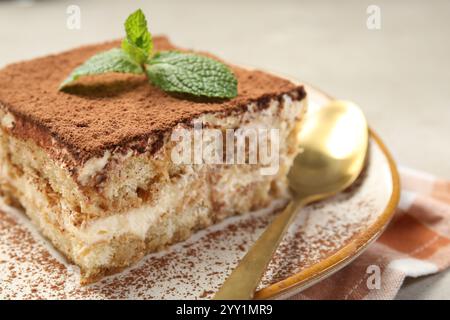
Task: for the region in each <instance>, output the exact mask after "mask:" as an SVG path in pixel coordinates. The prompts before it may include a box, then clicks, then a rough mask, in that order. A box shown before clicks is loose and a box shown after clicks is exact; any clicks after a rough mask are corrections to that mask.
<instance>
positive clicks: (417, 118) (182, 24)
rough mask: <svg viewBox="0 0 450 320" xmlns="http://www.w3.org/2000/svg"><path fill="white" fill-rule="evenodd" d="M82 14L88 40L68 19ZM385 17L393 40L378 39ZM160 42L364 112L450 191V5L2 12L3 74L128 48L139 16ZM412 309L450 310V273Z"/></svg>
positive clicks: (60, 5) (439, 1) (430, 283)
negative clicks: (281, 77) (297, 84)
mask: <svg viewBox="0 0 450 320" xmlns="http://www.w3.org/2000/svg"><path fill="white" fill-rule="evenodd" d="M69 5H77V6H79V8H80V12H81V16H80V17H81V20H80V21H81V23H80V29H69V28H68V27H67V24H66V21H67V17H68V14H67V12H66V10H67V7H68V6H69ZM369 5H377V6H378V7H379V8H380V10H381V11H380V12H381V16H380V17H381V20H380V21H381V25H380V26H381V28H380V29H377V30H371V29H369V28H368V27H367V25H366V21H367V19H368V13H367V7H368V6H369ZM139 7H140V8H142V9H143V10H144V11H145V13H146V14H147V16H148V20H149V25H150V29H151V31H152V32H153V33H155V34H167V35H169V36H170V37H171V39H172V40H173V42H175V43H176V44H179V45H180V46H184V47H189V48H195V49H199V50H209V51H212V52H214V53H216V54H217V55H219V56H221V57H223V58H224V59H227V60H229V61H234V62H237V63H240V64H243V65H250V66H255V67H259V68H263V69H268V70H272V71H275V72H279V73H282V74H286V75H291V76H293V77H296V78H298V79H300V80H302V81H305V82H307V83H311V84H314V85H315V86H317V87H319V88H321V89H323V90H324V91H326V92H328V93H330V94H332V95H334V96H335V97H338V98H345V99H351V100H353V101H355V102H357V103H358V104H360V105H361V107H362V108H363V110H364V112H365V114H366V116H367V118H368V120H369V122H370V125H371V126H372V128H374V129H375V130H376V131H377V132H378V133H379V134H380V135H381V137H382V138H383V140H384V141H385V142H386V144H387V145H388V147H389V148H390V150H391V151H392V153H393V154H394V157H395V158H396V160H397V162H398V163H400V164H402V165H405V166H409V167H412V168H415V169H419V170H424V171H427V172H430V173H433V174H435V175H437V176H440V177H443V178H447V179H450V144H449V142H448V141H449V138H450V41H449V33H450V1H449V0H447V1H444V0H435V1H432V2H431V1H419V0H417V1H414V0H404V1H384V0H383V1H382V0H371V1H366V0H344V1H332V0H325V1H294V0H291V1H288V0H278V1H268V0H258V1H257V0H251V1H237V0H231V1H230V0H229V1H220V2H219V1H206V0H192V1H183V0H176V1H170V0H169V1H156V0H153V1H112V0H96V1H92V0H91V1H88V0H85V1H75V0H72V1H31V0H21V1H2V0H0V42H1V50H0V66H3V65H5V64H8V63H11V62H15V61H18V60H23V59H29V58H33V57H36V56H41V55H44V54H48V53H55V52H58V51H61V50H66V49H70V48H71V47H74V46H78V45H82V44H87V43H93V42H98V41H102V40H109V39H114V38H119V37H122V36H123V30H122V29H123V26H122V22H123V21H124V19H125V18H126V16H127V15H128V14H129V13H130V12H132V11H133V10H135V9H136V8H139ZM398 298H400V299H450V272H443V273H440V274H438V275H434V276H429V277H424V278H419V279H409V280H407V281H406V282H405V284H404V286H403V288H402V289H401V290H400V292H399V294H398Z"/></svg>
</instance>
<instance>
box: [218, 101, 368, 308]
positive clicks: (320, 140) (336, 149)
mask: <svg viewBox="0 0 450 320" xmlns="http://www.w3.org/2000/svg"><path fill="white" fill-rule="evenodd" d="M298 141H299V148H300V153H299V155H298V156H297V157H296V158H295V160H294V163H293V165H292V167H291V169H290V171H289V173H288V180H289V187H290V189H291V192H292V198H293V200H292V201H291V202H290V203H289V204H288V205H287V207H286V208H285V209H284V210H283V212H282V213H280V214H279V215H277V216H276V217H275V218H274V219H273V221H272V222H271V223H270V225H269V226H268V227H267V229H266V230H265V231H264V232H263V234H262V235H261V236H260V237H259V239H258V240H257V241H256V242H255V243H254V244H253V246H252V247H251V248H250V250H249V251H248V252H247V254H246V255H245V256H244V258H243V259H242V260H241V261H240V263H239V265H238V266H237V267H236V269H234V271H233V272H232V273H231V275H230V276H229V277H228V279H227V280H226V281H225V283H224V284H223V285H222V287H221V288H220V290H219V291H218V292H217V293H216V295H215V296H214V299H220V300H223V299H251V298H253V295H254V292H255V290H256V287H257V286H258V283H259V281H260V280H261V277H262V276H263V274H264V271H265V270H266V268H267V265H268V264H269V262H270V260H271V259H272V256H273V254H274V253H275V250H276V249H277V247H278V244H279V243H280V241H281V239H282V238H283V235H284V233H285V232H286V230H287V229H288V227H289V224H290V222H291V221H292V220H293V218H294V217H295V215H296V213H297V212H298V210H299V209H300V207H303V206H305V205H307V204H308V203H311V202H313V201H317V200H320V199H324V198H326V197H329V196H331V195H334V194H336V193H338V192H340V191H342V190H343V189H345V188H347V187H348V186H350V185H351V184H352V183H353V182H354V181H355V180H356V178H357V177H358V175H359V174H360V172H361V170H362V168H363V166H364V161H365V157H366V153H367V146H368V127H367V122H366V119H365V117H364V115H363V113H362V112H361V110H360V109H359V108H358V106H356V105H355V104H354V103H351V102H347V101H332V102H330V103H329V104H328V105H327V106H325V107H323V108H321V109H320V110H318V111H316V112H313V113H311V114H308V115H307V117H306V119H305V122H304V124H303V126H302V129H301V130H300V133H299V136H298Z"/></svg>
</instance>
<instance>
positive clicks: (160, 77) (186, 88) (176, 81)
mask: <svg viewBox="0 0 450 320" xmlns="http://www.w3.org/2000/svg"><path fill="white" fill-rule="evenodd" d="M146 72H147V76H148V77H149V79H150V81H151V82H152V83H153V84H154V85H156V86H158V87H160V88H161V89H162V90H164V91H167V92H171V93H183V94H189V95H193V96H199V97H207V98H220V99H225V98H234V97H236V96H237V80H236V77H235V76H234V74H233V73H232V72H231V70H230V69H229V68H228V67H227V66H226V65H224V64H223V63H221V62H219V61H216V60H214V59H211V58H208V57H205V56H201V55H196V54H192V53H182V52H177V51H164V52H158V53H157V54H156V55H155V56H154V57H153V58H152V59H150V60H149V61H148V62H147V64H146Z"/></svg>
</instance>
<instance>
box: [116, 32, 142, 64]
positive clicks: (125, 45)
mask: <svg viewBox="0 0 450 320" xmlns="http://www.w3.org/2000/svg"><path fill="white" fill-rule="evenodd" d="M122 49H123V51H124V52H126V53H127V54H128V55H129V56H130V57H131V59H133V60H134V61H136V63H137V64H139V65H142V64H144V62H145V61H146V60H147V58H148V54H147V53H146V52H145V51H144V50H143V49H141V48H139V47H137V46H136V45H134V44H133V43H131V42H130V41H129V40H128V38H125V39H123V40H122Z"/></svg>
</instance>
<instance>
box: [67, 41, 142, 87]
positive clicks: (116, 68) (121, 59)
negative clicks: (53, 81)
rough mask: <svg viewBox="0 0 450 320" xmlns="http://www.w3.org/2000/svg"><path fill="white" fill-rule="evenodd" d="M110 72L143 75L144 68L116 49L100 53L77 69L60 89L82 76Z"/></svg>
mask: <svg viewBox="0 0 450 320" xmlns="http://www.w3.org/2000/svg"><path fill="white" fill-rule="evenodd" d="M109 72H120V73H134V74H140V73H143V72H144V71H143V69H142V67H141V66H140V65H139V64H137V63H136V62H135V61H133V60H132V59H131V58H130V56H129V55H128V54H126V53H125V52H123V50H122V49H119V48H114V49H111V50H108V51H105V52H101V53H98V54H96V55H94V56H92V57H91V58H90V59H88V60H87V61H86V62H85V63H83V64H82V65H80V66H79V67H77V68H76V69H75V70H73V71H72V73H71V74H70V75H69V76H68V77H67V78H66V80H64V81H63V83H61V85H60V89H62V88H64V87H66V86H67V85H68V84H70V83H72V82H73V81H75V80H77V79H78V78H79V77H81V76H87V75H96V74H102V73H109Z"/></svg>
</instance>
